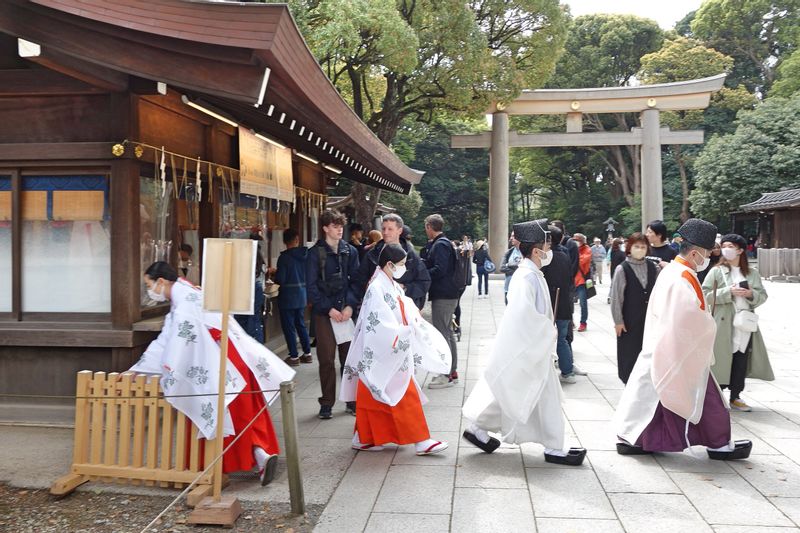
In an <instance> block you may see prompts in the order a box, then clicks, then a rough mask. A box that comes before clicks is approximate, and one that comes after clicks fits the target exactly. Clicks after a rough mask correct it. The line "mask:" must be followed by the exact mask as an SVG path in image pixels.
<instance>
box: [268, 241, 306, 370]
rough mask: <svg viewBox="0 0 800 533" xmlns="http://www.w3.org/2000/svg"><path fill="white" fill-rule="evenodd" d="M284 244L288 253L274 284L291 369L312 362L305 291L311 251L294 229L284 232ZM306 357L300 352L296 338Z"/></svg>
mask: <svg viewBox="0 0 800 533" xmlns="http://www.w3.org/2000/svg"><path fill="white" fill-rule="evenodd" d="M283 244H284V245H286V250H284V251H283V252H281V254H280V255H279V256H278V264H277V267H276V269H275V283H277V284H278V286H279V288H280V292H278V313H279V314H280V317H281V329H282V330H283V338H284V339H286V346H287V347H288V349H289V357H287V358H286V359H284V361H285V362H286V364H288V365H289V366H298V365H299V364H300V363H313V362H314V359H313V358H312V357H311V339H310V338H309V336H308V329H307V328H306V319H305V309H306V302H307V299H308V295H307V292H306V258H307V256H308V248H306V247H305V246H300V234H299V233H297V230H296V229H294V228H289V229H287V230H286V231H285V232H283ZM298 337H299V338H300V346H301V347H302V348H303V355H302V356H301V355H299V354H298V353H297V338H298Z"/></svg>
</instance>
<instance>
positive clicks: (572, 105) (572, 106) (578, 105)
mask: <svg viewBox="0 0 800 533" xmlns="http://www.w3.org/2000/svg"><path fill="white" fill-rule="evenodd" d="M569 107H570V109H572V110H573V111H577V110H578V109H580V108H581V103H580V102H579V101H577V100H573V101H572V103H570V104H569Z"/></svg>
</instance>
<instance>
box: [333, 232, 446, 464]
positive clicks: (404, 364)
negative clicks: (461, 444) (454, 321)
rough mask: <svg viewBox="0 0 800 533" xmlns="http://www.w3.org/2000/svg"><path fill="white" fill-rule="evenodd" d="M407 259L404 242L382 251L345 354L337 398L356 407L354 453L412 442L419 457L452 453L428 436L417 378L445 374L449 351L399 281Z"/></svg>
mask: <svg viewBox="0 0 800 533" xmlns="http://www.w3.org/2000/svg"><path fill="white" fill-rule="evenodd" d="M401 227H402V225H401ZM406 261H407V256H406V250H405V249H404V248H403V246H402V245H400V244H399V243H391V244H384V245H383V246H382V247H381V251H380V252H379V254H378V264H377V265H376V268H375V270H374V271H373V274H372V276H371V278H370V280H369V286H368V288H367V291H366V293H365V295H364V300H363V303H362V306H361V313H360V315H359V318H358V323H357V324H356V330H355V334H354V337H353V342H352V343H350V351H349V352H348V354H347V362H346V363H345V366H344V375H343V376H342V388H341V392H340V399H341V400H342V401H345V402H356V424H355V430H354V432H353V444H352V447H353V449H355V450H360V451H380V450H382V449H383V445H384V444H388V443H393V444H398V445H404V444H414V447H415V451H416V453H417V455H430V454H434V453H439V452H443V451H444V450H446V449H447V443H446V442H443V441H440V440H435V439H432V438H431V436H430V431H429V430H428V424H427V422H426V421H425V413H424V412H423V411H422V404H423V402H424V401H425V400H424V397H422V398H421V397H420V396H421V395H420V387H419V384H418V383H417V380H416V378H415V376H414V373H415V370H416V369H417V368H421V369H423V370H427V371H430V372H435V373H438V374H442V373H445V372H448V371H449V370H450V357H451V356H450V347H449V345H448V344H447V341H446V340H445V339H444V337H442V335H441V334H440V333H439V332H438V331H436V330H435V329H434V328H433V327H432V326H431V325H430V324H428V323H427V322H425V320H423V318H422V315H420V313H419V310H418V309H417V307H416V305H415V304H414V302H413V301H412V300H411V299H410V298H409V297H408V296H406V295H405V291H404V289H403V288H402V287H401V286H400V284H399V283H398V282H397V280H398V279H401V278H402V277H403V275H404V274H405V273H406Z"/></svg>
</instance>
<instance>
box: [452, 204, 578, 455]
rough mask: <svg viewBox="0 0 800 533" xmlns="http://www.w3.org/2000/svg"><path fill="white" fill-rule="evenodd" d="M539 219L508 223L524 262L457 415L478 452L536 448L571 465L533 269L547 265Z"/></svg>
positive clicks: (551, 344)
mask: <svg viewBox="0 0 800 533" xmlns="http://www.w3.org/2000/svg"><path fill="white" fill-rule="evenodd" d="M546 228H547V219H540V220H534V221H531V222H524V223H521V224H514V235H515V236H516V237H517V239H518V240H519V241H520V245H519V247H520V252H522V255H523V257H524V259H523V260H522V263H520V265H519V268H517V271H516V272H515V273H514V276H513V277H512V278H511V286H510V287H509V292H508V308H507V309H506V312H505V313H504V314H503V318H502V321H501V322H500V327H499V328H498V330H497V336H496V338H495V343H494V346H493V348H492V354H491V358H490V360H489V365H488V366H487V367H486V370H485V371H484V373H483V375H482V376H481V378H480V379H479V380H478V383H477V384H476V385H475V388H474V389H473V391H472V393H471V394H470V395H469V397H468V398H467V401H466V402H464V407H463V409H462V412H463V414H464V417H466V418H467V420H468V421H469V422H470V425H469V428H468V429H467V430H466V431H464V434H463V437H464V439H466V440H467V441H468V442H470V443H471V444H474V445H475V446H477V447H478V448H480V449H481V450H483V451H484V452H486V453H492V452H493V451H494V450H496V449H497V448H498V447H499V446H500V440H499V439H497V438H495V437H492V436H490V435H489V433H488V432H490V431H491V432H496V433H500V434H501V435H502V439H503V441H505V442H509V443H513V444H521V443H524V442H536V443H539V444H542V445H544V447H545V450H544V454H545V461H547V462H548V463H554V464H564V465H570V466H577V465H580V464H581V463H582V462H583V459H584V457H585V456H586V450H585V449H584V448H568V447H566V446H565V435H564V430H565V423H564V413H563V411H562V409H561V401H562V392H561V385H560V383H559V382H558V375H557V373H556V372H557V371H556V369H555V367H554V366H553V353H554V352H555V351H556V341H557V338H558V333H557V332H556V328H555V327H554V326H553V308H552V304H551V303H550V291H549V289H548V288H547V282H546V281H545V279H544V275H543V274H542V271H541V268H542V267H543V266H547V265H548V264H550V262H551V261H552V258H553V253H552V251H551V250H550V235H549V232H548V231H547V229H546Z"/></svg>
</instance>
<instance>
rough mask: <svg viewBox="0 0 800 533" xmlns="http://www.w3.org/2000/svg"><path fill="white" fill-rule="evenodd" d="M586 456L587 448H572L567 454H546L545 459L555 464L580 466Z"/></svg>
mask: <svg viewBox="0 0 800 533" xmlns="http://www.w3.org/2000/svg"><path fill="white" fill-rule="evenodd" d="M585 457H586V448H570V449H569V452H567V455H564V456H561V455H550V454H549V453H545V454H544V460H545V462H548V463H553V464H555V465H567V466H579V465H580V464H581V463H583V459H584V458H585Z"/></svg>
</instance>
